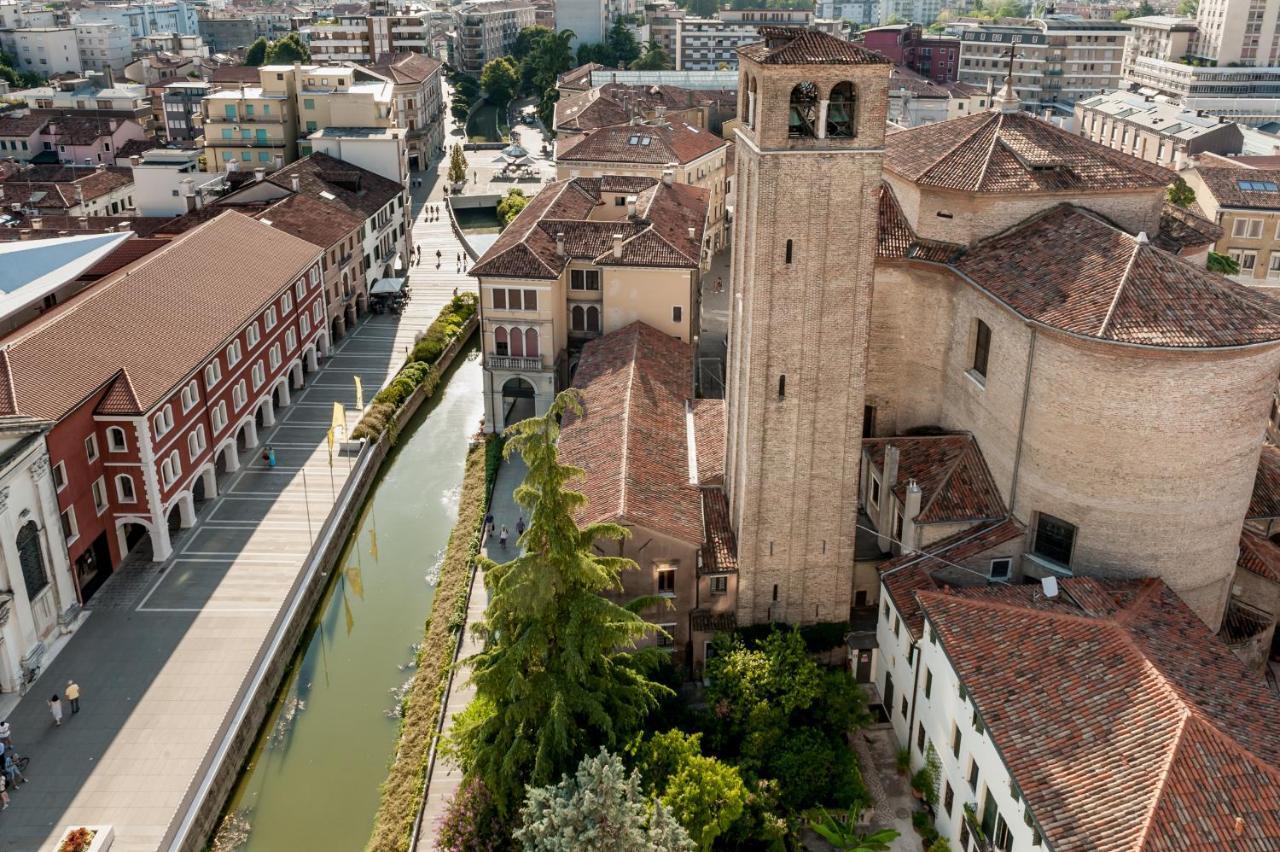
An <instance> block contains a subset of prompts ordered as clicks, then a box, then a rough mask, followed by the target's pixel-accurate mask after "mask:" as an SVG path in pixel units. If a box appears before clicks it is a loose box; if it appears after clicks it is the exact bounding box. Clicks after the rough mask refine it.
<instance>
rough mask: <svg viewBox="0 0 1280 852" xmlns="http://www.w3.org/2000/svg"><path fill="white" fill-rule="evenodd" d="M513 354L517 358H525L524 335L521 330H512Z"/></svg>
mask: <svg viewBox="0 0 1280 852" xmlns="http://www.w3.org/2000/svg"><path fill="white" fill-rule="evenodd" d="M511 354H512V355H514V356H516V357H517V358H523V357H524V335H523V334H522V333H521V332H520V329H518V328H513V329H511Z"/></svg>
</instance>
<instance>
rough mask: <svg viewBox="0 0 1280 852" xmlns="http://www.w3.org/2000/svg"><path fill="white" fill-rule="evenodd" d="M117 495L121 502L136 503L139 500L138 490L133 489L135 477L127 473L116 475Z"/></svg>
mask: <svg viewBox="0 0 1280 852" xmlns="http://www.w3.org/2000/svg"><path fill="white" fill-rule="evenodd" d="M116 497H118V498H119V499H120V502H121V503H136V502H137V501H138V495H137V492H135V491H134V490H133V477H132V476H129V475H128V474H127V473H122V474H120V475H119V476H117V477H116Z"/></svg>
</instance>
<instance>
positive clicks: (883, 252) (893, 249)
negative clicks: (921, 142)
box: [876, 183, 964, 263]
mask: <svg viewBox="0 0 1280 852" xmlns="http://www.w3.org/2000/svg"><path fill="white" fill-rule="evenodd" d="M878 192H879V193H880V207H879V211H878V212H879V219H880V222H879V230H878V231H877V243H876V257H877V258H879V259H881V260H930V261H935V262H937V263H946V262H948V261H950V260H952V259H954V258H955V257H957V256H958V255H959V254H960V253H961V252H962V251H963V250H964V247H963V246H959V245H956V244H954V243H944V242H942V241H941V240H928V239H922V238H920V237H917V236H916V233H915V231H913V230H912V229H911V224H910V223H909V222H908V221H907V217H906V216H904V215H903V213H902V208H901V207H900V206H899V205H898V199H897V197H896V196H894V194H893V190H892V189H891V188H890V187H889V185H888V184H885V183H881V184H880V187H879V189H878Z"/></svg>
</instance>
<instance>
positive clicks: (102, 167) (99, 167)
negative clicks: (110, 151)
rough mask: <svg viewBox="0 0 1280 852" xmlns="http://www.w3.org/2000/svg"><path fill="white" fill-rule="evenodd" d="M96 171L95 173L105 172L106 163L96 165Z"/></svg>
mask: <svg viewBox="0 0 1280 852" xmlns="http://www.w3.org/2000/svg"><path fill="white" fill-rule="evenodd" d="M96 170H97V171H100V172H105V171H106V170H107V164H106V163H98V168H97V169H96Z"/></svg>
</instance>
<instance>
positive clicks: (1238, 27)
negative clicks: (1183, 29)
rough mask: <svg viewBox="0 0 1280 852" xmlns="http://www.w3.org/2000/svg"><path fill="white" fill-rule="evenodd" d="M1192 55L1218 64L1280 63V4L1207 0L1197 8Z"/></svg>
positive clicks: (1273, 66)
mask: <svg viewBox="0 0 1280 852" xmlns="http://www.w3.org/2000/svg"><path fill="white" fill-rule="evenodd" d="M1196 30H1197V32H1196V37H1195V40H1194V41H1193V42H1192V45H1191V49H1192V55H1193V56H1194V57H1195V58H1197V59H1201V60H1208V61H1210V62H1214V63H1216V64H1218V65H1220V66H1221V65H1246V66H1260V67H1266V68H1275V67H1277V66H1280V6H1275V5H1273V4H1269V3H1257V2H1253V0H1205V2H1204V3H1203V4H1200V5H1197V7H1196Z"/></svg>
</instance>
